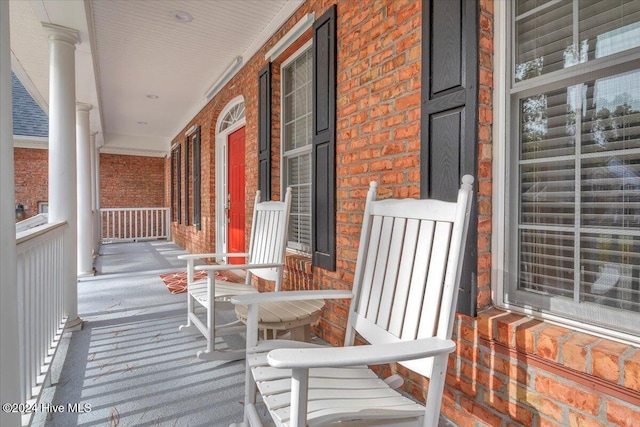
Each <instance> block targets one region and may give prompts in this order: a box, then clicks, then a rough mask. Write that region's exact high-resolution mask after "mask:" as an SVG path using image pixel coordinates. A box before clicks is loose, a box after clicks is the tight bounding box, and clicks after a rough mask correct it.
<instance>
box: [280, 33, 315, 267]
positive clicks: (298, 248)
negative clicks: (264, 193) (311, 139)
mask: <svg viewBox="0 0 640 427" xmlns="http://www.w3.org/2000/svg"><path fill="white" fill-rule="evenodd" d="M312 46H313V40H309V41H307V42H306V43H305V44H303V45H302V46H301V47H300V48H299V49H298V50H296V51H295V52H294V53H293V54H292V55H291V56H289V57H288V58H287V59H286V60H284V61H282V63H281V64H280V70H281V73H280V76H281V78H280V165H281V171H282V175H281V179H280V182H281V187H282V188H281V194H284V191H285V188H286V186H287V182H286V181H287V176H288V175H287V174H288V171H287V162H286V159H287V157H285V151H286V150H285V141H284V134H285V122H284V116H285V114H284V101H285V100H284V96H285V94H284V72H282V71H283V70H284V68H285V67H287V66H288V65H289V64H291V63H292V62H294V61H295V60H296V59H298V58H299V57H300V55H302V54H303V53H304V52H306V51H307V50H308V49H310V48H311V47H312ZM312 114H313V110H312ZM312 147H313V144H309V145H308V146H306V147H301V148H296V149H293V150H289V151H288V152H287V154H288V155H290V156H301V155H304V154H309V155H311V152H312ZM310 166H311V165H310ZM311 185H312V186H313V177H311ZM309 213H310V214H311V212H309ZM310 226H311V227H313V224H310ZM287 249H288V250H291V251H294V252H297V253H301V254H304V255H311V247H310V246H309V247H303V246H302V245H299V244H297V243H294V242H292V241H291V240H289V241H288V242H287Z"/></svg>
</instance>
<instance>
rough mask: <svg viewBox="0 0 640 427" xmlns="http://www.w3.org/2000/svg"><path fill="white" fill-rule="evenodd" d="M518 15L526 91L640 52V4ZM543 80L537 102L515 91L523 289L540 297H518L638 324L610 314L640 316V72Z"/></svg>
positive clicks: (631, 0) (536, 5)
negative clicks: (569, 71)
mask: <svg viewBox="0 0 640 427" xmlns="http://www.w3.org/2000/svg"><path fill="white" fill-rule="evenodd" d="M513 9H514V15H513V19H514V22H515V25H514V26H513V28H514V43H515V49H514V50H513V52H514V62H513V80H514V81H516V82H517V81H521V80H527V79H532V78H535V77H538V76H542V75H544V74H550V73H553V72H556V71H557V72H558V73H557V74H558V76H560V77H561V76H562V74H561V72H560V70H563V69H565V68H568V67H571V66H573V65H576V64H579V63H585V62H588V61H591V60H595V59H599V58H603V57H606V56H608V55H612V54H615V53H619V52H623V51H625V50H628V49H633V48H636V47H638V46H640V1H639V0H611V1H609V0H606V1H602V0H580V1H577V0H562V1H542V0H522V1H518V2H517V3H516V5H515V7H514V8H513ZM554 75H555V74H554ZM539 81H540V82H541V83H540V84H539V85H538V86H539V90H538V94H536V95H532V96H519V95H518V93H517V90H516V91H513V92H512V93H513V94H514V101H515V102H514V103H513V105H514V106H515V107H516V108H517V110H518V126H517V127H515V128H514V129H517V132H518V138H519V150H518V153H517V159H518V160H517V162H518V172H517V177H518V226H517V231H518V232H517V237H515V238H516V240H517V245H518V248H519V249H518V254H519V255H518V258H517V261H516V264H517V270H518V280H517V284H516V285H515V286H516V289H518V290H521V291H525V295H529V297H527V296H524V297H522V295H521V296H520V297H517V298H516V297H514V296H512V297H511V298H512V299H514V300H515V299H518V298H519V299H520V301H521V302H522V303H525V304H527V305H533V306H536V305H537V308H539V309H541V310H545V311H552V312H553V310H554V309H553V307H554V306H555V305H554V304H552V303H550V302H549V301H552V300H553V299H554V298H555V299H557V300H558V301H565V302H566V303H562V304H560V305H557V307H562V309H563V310H565V309H566V311H565V312H558V314H560V315H569V316H572V317H574V318H577V319H585V320H588V321H591V322H593V323H594V324H600V325H609V326H612V325H615V322H616V320H615V319H621V318H628V317H625V315H624V314H622V317H619V316H618V317H617V316H613V317H610V316H609V314H610V313H614V314H615V313H617V314H620V313H629V315H631V313H633V316H638V313H640V85H638V82H639V81H640V69H634V70H632V71H628V72H624V73H621V72H618V73H615V71H613V72H612V73H611V75H607V76H606V77H603V78H599V79H595V80H594V79H589V74H588V73H587V72H585V74H584V79H583V82H582V83H580V84H577V85H573V86H567V87H563V88H561V89H553V90H551V89H545V87H546V86H548V85H550V82H553V79H550V78H547V79H544V80H539ZM556 87H557V86H556ZM529 93H531V92H529ZM544 301H548V302H546V303H545V302H544ZM584 304H587V305H588V306H589V307H593V306H595V307H601V308H602V309H601V310H598V309H595V310H591V309H588V310H587V309H586V308H585V307H587V306H585V305H584ZM612 309H615V311H611V310H612ZM587 317H589V318H588V319H587ZM615 326H617V327H618V328H621V329H626V330H631V329H632V326H630V325H628V326H627V325H622V326H620V325H615ZM634 333H637V331H636V332H634Z"/></svg>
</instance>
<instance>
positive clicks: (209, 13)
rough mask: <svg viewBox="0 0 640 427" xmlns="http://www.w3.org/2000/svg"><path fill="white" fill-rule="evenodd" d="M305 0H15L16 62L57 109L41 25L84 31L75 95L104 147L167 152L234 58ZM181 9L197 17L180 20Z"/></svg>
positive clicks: (39, 98)
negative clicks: (177, 14) (86, 105)
mask: <svg viewBox="0 0 640 427" xmlns="http://www.w3.org/2000/svg"><path fill="white" fill-rule="evenodd" d="M302 2H303V0H268V1H264V0H164V1H143V0H128V1H124V0H114V1H107V0H84V1H83V0H30V1H24V0H11V3H10V13H11V15H10V24H11V50H12V68H13V70H14V72H15V73H16V75H17V76H18V77H19V78H20V80H21V81H22V83H23V84H24V85H25V87H26V88H27V90H28V91H29V92H30V93H31V94H32V96H33V97H34V99H35V100H36V102H38V103H39V104H40V105H41V106H42V108H43V110H44V111H45V112H46V111H48V98H49V87H48V86H49V82H48V80H49V55H48V41H47V33H46V32H45V30H44V29H43V28H42V26H41V24H40V23H41V22H48V23H53V24H57V25H63V26H66V27H70V28H74V29H77V30H78V31H79V32H80V41H81V43H80V45H79V46H78V47H77V54H76V82H77V87H76V89H77V94H76V97H77V100H78V101H79V102H85V103H89V104H91V105H92V106H93V110H92V112H91V130H92V131H93V132H98V135H97V136H96V139H97V141H98V142H99V143H102V144H103V145H104V148H103V151H104V152H124V153H129V154H149V155H164V154H165V153H166V152H167V151H168V149H169V146H170V142H171V140H172V138H173V137H175V135H176V134H178V132H180V130H181V129H182V128H184V126H185V125H186V124H187V123H188V121H189V120H190V119H191V118H192V117H193V116H194V115H195V114H196V113H197V112H198V111H199V110H200V109H201V108H202V107H204V105H205V104H206V102H207V99H206V95H207V91H208V90H209V88H210V87H211V86H212V85H213V84H214V83H215V82H216V81H217V80H218V79H219V78H220V77H221V76H222V75H223V73H224V72H225V70H227V68H228V67H229V65H230V64H231V63H232V62H233V61H234V59H235V58H237V57H241V58H242V60H243V61H244V62H246V61H248V60H249V59H250V58H251V56H252V55H253V54H254V53H255V52H256V51H257V50H258V49H259V48H260V47H261V46H262V45H263V44H264V43H265V42H266V40H267V39H268V38H269V37H270V36H271V35H272V34H273V33H274V32H275V31H276V30H277V29H278V28H279V27H280V26H281V25H282V24H283V23H284V22H285V21H286V20H287V19H288V18H289V17H290V16H291V14H292V13H293V12H294V11H295V10H296V9H297V8H298V7H299V6H300V4H302ZM178 11H182V12H188V13H189V14H190V15H191V16H192V17H193V20H192V21H191V22H181V21H179V20H178V19H176V18H175V17H174V16H173V14H174V13H175V12H178ZM148 95H155V96H157V97H158V98H157V99H150V98H149V97H148Z"/></svg>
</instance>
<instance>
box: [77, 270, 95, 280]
mask: <svg viewBox="0 0 640 427" xmlns="http://www.w3.org/2000/svg"><path fill="white" fill-rule="evenodd" d="M95 275H96V269H95V268H92V269H91V270H90V271H84V272H80V273H78V278H82V277H93V276H95Z"/></svg>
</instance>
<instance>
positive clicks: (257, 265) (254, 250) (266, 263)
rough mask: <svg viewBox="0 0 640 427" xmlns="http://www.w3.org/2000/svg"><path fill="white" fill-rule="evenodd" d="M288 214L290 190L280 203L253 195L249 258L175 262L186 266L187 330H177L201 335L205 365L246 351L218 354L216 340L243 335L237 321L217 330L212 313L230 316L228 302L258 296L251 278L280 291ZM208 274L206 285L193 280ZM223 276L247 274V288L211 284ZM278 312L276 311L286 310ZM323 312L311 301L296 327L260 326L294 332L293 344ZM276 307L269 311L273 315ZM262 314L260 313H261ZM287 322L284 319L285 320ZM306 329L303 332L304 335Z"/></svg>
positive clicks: (194, 256)
mask: <svg viewBox="0 0 640 427" xmlns="http://www.w3.org/2000/svg"><path fill="white" fill-rule="evenodd" d="M290 210H291V189H290V188H288V189H287V192H286V195H285V198H284V202H276V201H270V202H260V192H259V191H258V192H257V194H256V199H255V204H254V209H253V219H252V225H251V238H250V243H249V252H247V253H209V254H191V255H181V256H179V257H178V258H180V259H183V260H186V261H187V295H188V296H187V324H186V325H182V326H180V330H181V331H185V332H193V333H197V332H200V333H201V334H202V335H204V336H205V338H206V339H207V348H206V350H204V351H199V352H198V353H197V355H198V358H199V359H203V360H239V359H242V358H244V356H245V351H244V349H240V350H222V349H216V347H215V342H216V337H220V336H224V335H229V334H234V333H241V332H244V331H245V330H246V328H245V325H244V324H243V323H242V321H241V320H234V321H232V322H229V323H225V324H222V325H217V324H216V311H220V310H233V308H234V305H233V304H231V303H230V302H229V298H230V297H232V296H236V295H245V294H256V293H258V291H257V290H256V289H255V288H254V287H253V286H251V276H252V275H255V276H257V277H260V278H262V279H264V280H268V281H273V282H275V290H276V291H280V290H281V287H282V275H283V271H284V257H285V250H286V245H287V231H288V228H289V212H290ZM221 257H227V258H230V257H242V258H246V263H245V264H220V265H199V266H196V265H195V261H196V260H199V259H207V258H221ZM198 270H204V271H207V278H206V280H194V275H195V271H198ZM224 270H227V271H228V270H245V271H246V279H245V283H244V284H241V283H232V282H227V281H221V280H215V273H216V272H219V271H224ZM284 304H285V307H280V310H286V304H289V303H284ZM323 306H324V301H323V300H315V301H312V302H311V304H309V305H308V306H307V308H308V309H307V311H306V312H305V313H303V314H301V313H297V314H298V315H297V317H296V319H295V322H291V321H290V322H280V323H275V322H273V323H272V324H269V325H261V327H262V328H263V329H270V328H273V329H284V328H285V327H287V328H297V329H302V330H303V331H304V332H302V333H300V332H298V333H292V336H293V338H296V339H297V338H300V337H306V336H307V335H308V333H306V330H307V329H308V328H309V325H310V324H311V323H313V322H315V321H316V320H317V319H318V317H319V315H320V310H321V309H322V307H323ZM198 307H202V308H204V310H205V311H206V320H205V321H203V320H201V319H200V318H199V316H198V315H197V313H196V309H197V308H198ZM278 309H279V307H273V310H275V311H277V310H278ZM262 311H264V310H262ZM285 320H287V319H285ZM305 328H306V329H305Z"/></svg>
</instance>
